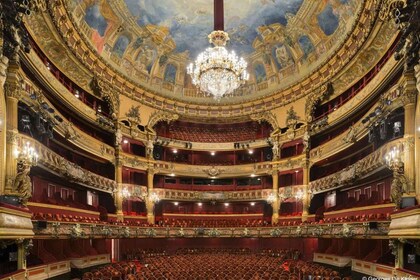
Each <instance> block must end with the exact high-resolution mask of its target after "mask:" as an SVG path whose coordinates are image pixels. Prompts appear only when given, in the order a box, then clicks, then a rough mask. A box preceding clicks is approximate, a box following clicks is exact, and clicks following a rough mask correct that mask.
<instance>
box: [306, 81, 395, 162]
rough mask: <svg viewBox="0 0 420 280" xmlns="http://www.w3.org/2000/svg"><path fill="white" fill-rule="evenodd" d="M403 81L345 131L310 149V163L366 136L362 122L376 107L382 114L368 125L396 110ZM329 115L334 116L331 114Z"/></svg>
mask: <svg viewBox="0 0 420 280" xmlns="http://www.w3.org/2000/svg"><path fill="white" fill-rule="evenodd" d="M402 82H403V81H402V80H400V81H399V83H397V84H396V85H394V86H393V87H391V88H390V89H389V90H388V91H387V92H386V93H384V94H383V95H382V97H381V99H380V100H379V101H378V102H377V103H376V104H375V105H373V106H372V108H371V109H370V110H369V111H368V112H367V113H366V114H365V115H364V116H363V117H361V118H360V119H359V120H358V121H357V122H356V123H355V124H353V125H352V126H350V127H349V128H348V129H347V130H346V131H344V132H343V133H341V134H340V135H338V136H337V137H335V138H333V139H331V140H329V141H328V142H326V143H324V144H322V145H320V146H318V147H316V148H315V149H312V150H311V151H310V158H311V163H312V164H313V163H316V162H318V161H321V160H323V159H326V158H328V157H330V156H332V155H334V154H337V153H338V152H340V151H343V150H345V149H347V148H348V147H350V146H351V145H353V144H354V143H355V142H356V141H358V140H360V139H362V138H363V137H364V136H366V135H367V134H368V132H369V125H367V124H365V123H363V122H362V120H363V119H365V118H366V117H367V116H369V115H371V114H372V113H375V110H376V109H377V107H378V106H380V107H382V112H381V114H380V115H377V116H375V117H374V118H373V119H370V123H372V122H373V121H375V120H376V119H378V118H383V117H384V116H385V115H386V114H387V113H389V112H392V111H393V110H395V109H396V108H398V107H400V106H401V104H400V102H399V101H400V99H401V98H402V91H401V86H402V85H401V83H402ZM385 100H387V101H389V103H390V105H387V106H386V107H385V106H383V104H382V103H383V102H384V101H385ZM331 114H334V112H333V113H331Z"/></svg>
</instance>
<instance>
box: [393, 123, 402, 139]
mask: <svg viewBox="0 0 420 280" xmlns="http://www.w3.org/2000/svg"><path fill="white" fill-rule="evenodd" d="M393 130H394V137H397V136H400V135H401V122H394V128H393Z"/></svg>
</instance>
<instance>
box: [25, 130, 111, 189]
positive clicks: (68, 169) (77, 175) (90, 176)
mask: <svg viewBox="0 0 420 280" xmlns="http://www.w3.org/2000/svg"><path fill="white" fill-rule="evenodd" d="M19 142H20V146H21V147H23V144H24V143H27V142H29V143H30V144H31V146H32V147H34V149H35V150H36V151H37V153H38V155H39V162H38V164H39V165H41V166H44V167H45V168H48V169H49V170H51V171H53V172H55V173H58V174H60V175H62V176H63V177H65V178H67V179H69V180H72V181H73V182H75V183H79V184H82V185H85V186H88V187H90V188H93V189H98V190H101V191H105V192H109V193H112V192H113V190H114V189H115V188H116V183H115V181H114V180H111V179H108V178H105V177H102V176H100V175H97V174H95V173H93V172H90V171H88V170H86V169H83V168H81V167H80V166H79V165H77V164H75V163H73V162H70V161H68V160H66V159H65V158H63V157H61V156H59V155H58V154H56V153H55V152H53V151H52V150H50V149H48V148H47V147H45V146H44V145H43V144H41V143H40V142H38V141H36V140H34V139H33V138H30V137H28V136H26V135H23V134H19Z"/></svg>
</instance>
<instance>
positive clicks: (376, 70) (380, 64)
mask: <svg viewBox="0 0 420 280" xmlns="http://www.w3.org/2000/svg"><path fill="white" fill-rule="evenodd" d="M398 42H399V40H395V42H394V43H393V45H392V46H391V48H390V49H389V50H388V51H387V52H386V53H385V55H384V56H383V57H382V58H381V59H380V60H379V62H378V63H377V64H376V65H375V66H374V67H373V69H371V70H370V71H369V72H368V73H367V74H366V75H365V76H363V78H361V79H360V80H359V81H357V82H356V83H355V84H354V85H353V86H352V87H351V88H349V89H348V90H346V91H345V92H343V93H342V94H340V95H339V96H338V97H336V98H334V99H333V100H331V101H330V102H328V103H326V104H324V105H323V106H328V110H327V111H326V112H323V113H322V114H320V115H318V116H315V118H314V120H313V121H317V120H319V119H322V118H323V117H325V116H327V115H329V114H330V113H332V112H334V111H335V110H337V109H338V108H340V107H341V106H343V105H344V104H345V103H346V102H347V101H349V100H350V99H352V98H353V97H354V96H355V95H357V94H358V93H359V92H360V91H361V90H362V89H363V88H364V87H365V86H366V85H367V84H368V83H369V82H370V81H371V80H372V79H373V78H374V77H375V76H376V75H377V74H378V73H379V72H380V70H381V69H382V67H383V66H384V65H385V63H386V62H387V61H388V59H389V58H391V57H392V56H393V54H394V52H395V48H396V46H397V43H398ZM344 95H347V97H345V98H344V99H342V96H344ZM337 99H338V100H339V102H337ZM333 103H334V105H333V106H331V104H333Z"/></svg>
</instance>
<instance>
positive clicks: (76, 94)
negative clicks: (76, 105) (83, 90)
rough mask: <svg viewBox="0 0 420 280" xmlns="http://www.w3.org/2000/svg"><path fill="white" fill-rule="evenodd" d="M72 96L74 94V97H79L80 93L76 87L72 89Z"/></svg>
mask: <svg viewBox="0 0 420 280" xmlns="http://www.w3.org/2000/svg"><path fill="white" fill-rule="evenodd" d="M74 96H75V97H76V98H79V97H80V93H79V90H78V89H76V90H75V91H74Z"/></svg>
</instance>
